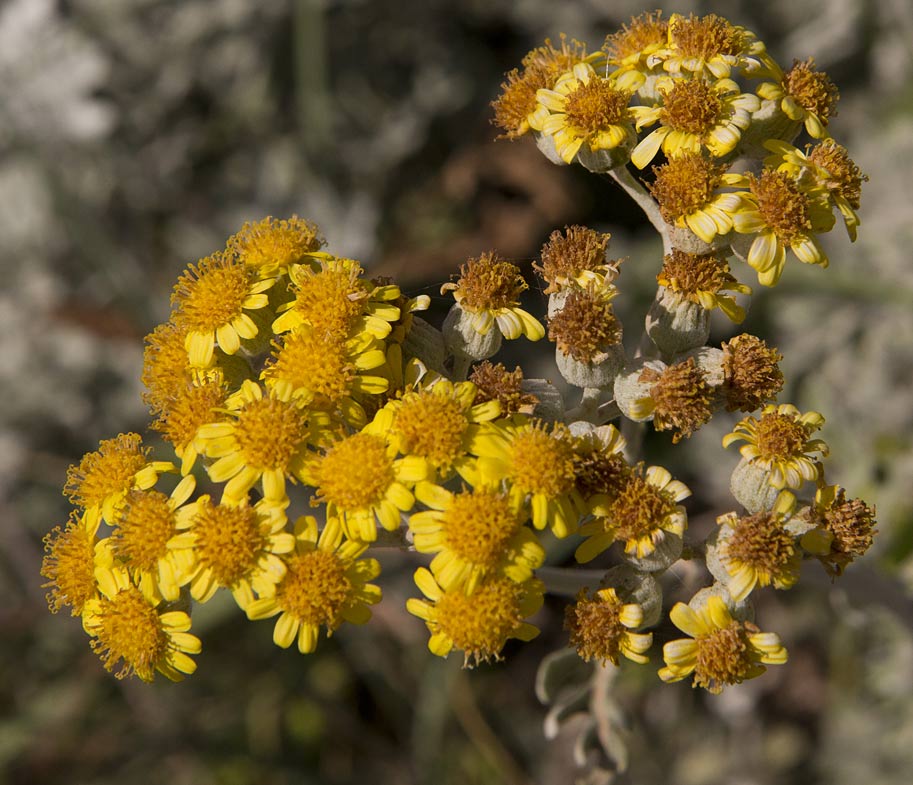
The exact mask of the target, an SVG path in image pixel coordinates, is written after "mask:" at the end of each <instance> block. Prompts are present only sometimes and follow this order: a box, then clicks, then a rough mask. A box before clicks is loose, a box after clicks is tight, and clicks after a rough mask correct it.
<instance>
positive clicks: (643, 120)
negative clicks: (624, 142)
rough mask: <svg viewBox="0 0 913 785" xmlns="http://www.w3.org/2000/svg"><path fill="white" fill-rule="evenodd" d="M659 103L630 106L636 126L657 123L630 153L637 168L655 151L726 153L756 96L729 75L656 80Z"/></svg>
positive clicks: (756, 105)
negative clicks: (743, 89) (635, 119)
mask: <svg viewBox="0 0 913 785" xmlns="http://www.w3.org/2000/svg"><path fill="white" fill-rule="evenodd" d="M657 90H658V92H659V96H660V99H661V101H660V103H661V105H657V106H653V107H648V106H642V107H637V106H635V107H633V108H632V109H631V111H632V113H633V114H634V116H635V117H636V118H637V130H638V131H639V130H640V129H641V128H645V127H647V126H651V125H653V124H654V123H656V122H659V123H660V127H659V128H657V129H656V130H654V131H651V132H650V133H649V134H648V135H647V136H645V137H644V138H643V139H642V140H641V141H640V143H639V144H638V145H637V147H635V148H634V150H633V151H632V153H631V162H632V163H633V164H634V165H635V166H636V167H637V168H638V169H643V168H644V167H645V166H646V165H647V164H648V163H650V161H652V160H653V158H654V157H655V156H656V154H657V153H658V152H659V150H660V147H661V148H662V151H663V152H664V153H665V154H666V156H667V157H669V158H673V157H675V156H676V155H681V154H682V153H689V152H690V153H700V152H702V151H704V150H706V151H707V152H709V153H710V155H712V156H713V157H715V158H722V157H724V156H726V155H728V154H729V153H731V152H732V151H733V150H735V148H736V147H737V146H738V144H739V140H740V139H741V138H742V131H744V130H745V129H746V128H748V126H749V125H751V113H752V112H754V111H756V110H757V109H758V108H759V106H760V101H759V100H758V97H757V96H756V95H754V94H752V93H742V92H741V91H740V89H739V86H738V85H737V84H736V83H735V82H733V81H732V80H731V79H719V80H716V81H713V82H709V81H705V80H703V79H682V78H679V79H672V78H669V77H666V78H660V79H659V80H657Z"/></svg>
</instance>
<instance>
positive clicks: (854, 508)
mask: <svg viewBox="0 0 913 785" xmlns="http://www.w3.org/2000/svg"><path fill="white" fill-rule="evenodd" d="M875 525H876V520H875V509H874V508H872V507H869V506H868V505H867V504H866V503H865V502H864V501H863V500H862V499H849V500H848V499H847V498H846V492H845V491H844V490H843V489H842V488H841V489H840V491H839V492H838V493H837V497H836V498H835V499H834V504H833V505H832V506H831V507H830V508H829V509H828V510H826V511H825V512H824V526H825V528H826V529H827V530H828V531H829V532H830V533H831V534H832V535H834V540H833V542H832V543H831V554H830V556H829V557H828V558H827V561H829V562H831V563H832V564H833V570H834V572H835V573H836V574H837V575H841V574H842V573H843V570H844V569H845V568H846V566H847V565H848V564H849V563H850V562H852V561H853V560H854V559H856V558H858V557H859V556H862V555H863V554H864V553H865V552H866V551H867V550H868V549H869V548H870V547H871V546H872V542H873V539H874V537H875V535H876V534H877V533H878V530H877V529H876V528H875Z"/></svg>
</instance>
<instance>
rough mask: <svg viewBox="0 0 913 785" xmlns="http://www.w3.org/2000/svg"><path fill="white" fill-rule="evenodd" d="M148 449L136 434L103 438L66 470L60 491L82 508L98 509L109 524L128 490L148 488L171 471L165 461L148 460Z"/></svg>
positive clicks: (168, 463)
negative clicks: (75, 464)
mask: <svg viewBox="0 0 913 785" xmlns="http://www.w3.org/2000/svg"><path fill="white" fill-rule="evenodd" d="M150 452H151V448H149V447H144V446H143V438H142V436H140V435H139V434H138V433H121V434H118V435H117V436H115V437H114V438H113V439H103V440H102V441H101V442H99V444H98V449H97V450H96V451H95V452H90V453H86V454H85V455H84V456H83V458H82V460H81V461H80V462H79V466H70V468H69V469H67V482H66V485H65V486H64V488H63V493H64V495H65V496H66V497H67V498H68V499H69V500H70V501H71V502H72V503H73V504H75V505H77V506H79V507H82V508H83V509H85V510H91V509H93V508H98V509H99V510H101V517H102V518H103V519H104V521H105V522H106V523H108V524H111V523H113V522H114V521H115V519H116V518H117V512H118V510H119V508H120V507H121V506H122V505H123V502H124V497H125V496H126V495H127V493H128V492H129V491H131V490H133V489H134V488H138V489H139V490H146V489H148V488H151V487H152V486H153V485H155V483H156V482H158V478H159V475H160V474H162V473H163V472H172V471H175V466H174V464H172V463H170V462H169V461H150V460H149V454H150Z"/></svg>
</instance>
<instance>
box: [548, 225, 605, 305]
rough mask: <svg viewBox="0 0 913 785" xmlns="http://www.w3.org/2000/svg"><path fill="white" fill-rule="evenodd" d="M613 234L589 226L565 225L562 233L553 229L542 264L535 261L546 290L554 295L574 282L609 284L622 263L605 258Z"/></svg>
mask: <svg viewBox="0 0 913 785" xmlns="http://www.w3.org/2000/svg"><path fill="white" fill-rule="evenodd" d="M611 237H612V235H611V234H609V233H608V232H597V231H596V230H594V229H590V228H589V227H586V226H566V227H565V228H564V233H563V234H562V233H561V231H560V230H557V229H556V230H555V231H554V232H552V233H551V235H549V238H548V242H547V243H546V244H545V245H543V246H542V251H541V254H540V256H541V259H542V263H541V264H536V263H533V269H534V270H535V271H536V272H537V273H539V275H540V276H542V278H543V279H544V280H545V282H546V283H547V284H548V286H547V287H546V288H545V289H544V290H543V292H544V293H545V294H552V293H554V292H559V291H561V290H562V289H564V288H566V287H568V286H572V285H577V286H580V287H584V288H585V287H586V286H588V285H589V284H590V283H595V284H597V285H599V286H608V285H610V284H611V283H612V281H614V280H615V278H616V277H617V275H618V267H619V265H620V264H621V261H620V260H619V261H616V262H613V263H610V262H609V261H608V259H607V257H606V251H607V250H608V247H609V239H610V238H611Z"/></svg>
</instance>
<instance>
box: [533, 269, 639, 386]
mask: <svg viewBox="0 0 913 785" xmlns="http://www.w3.org/2000/svg"><path fill="white" fill-rule="evenodd" d="M617 294H618V290H617V289H616V288H615V287H614V286H610V287H597V286H595V285H593V284H590V285H589V286H588V287H587V288H586V289H575V290H572V291H570V292H569V293H568V296H567V299H565V301H564V304H563V306H562V307H561V309H560V310H557V311H556V312H555V313H554V314H552V315H551V316H550V317H549V320H548V339H549V340H550V341H554V342H555V344H556V346H557V349H558V351H559V352H560V353H561V354H563V355H566V356H568V357H572V358H573V359H574V360H577V361H578V362H580V363H588V364H594V363H600V362H602V361H605V360H606V359H607V354H608V353H609V352H610V351H611V350H612V349H613V348H614V347H619V348H620V344H621V336H622V326H621V322H620V321H619V320H618V318H617V317H616V316H615V312H614V311H613V309H612V300H613V299H614V298H615V296H616V295H617ZM611 353H612V354H613V355H614V358H613V359H616V360H617V361H618V362H617V363H616V364H614V365H616V367H613V369H612V370H611V371H610V374H611V376H613V377H614V375H615V373H616V372H617V371H618V370H619V368H620V366H621V365H623V364H624V351H623V350H622V351H619V352H611ZM559 369H561V366H560V365H559ZM562 370H563V369H562ZM588 386H594V387H595V386H598V385H588Z"/></svg>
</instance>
